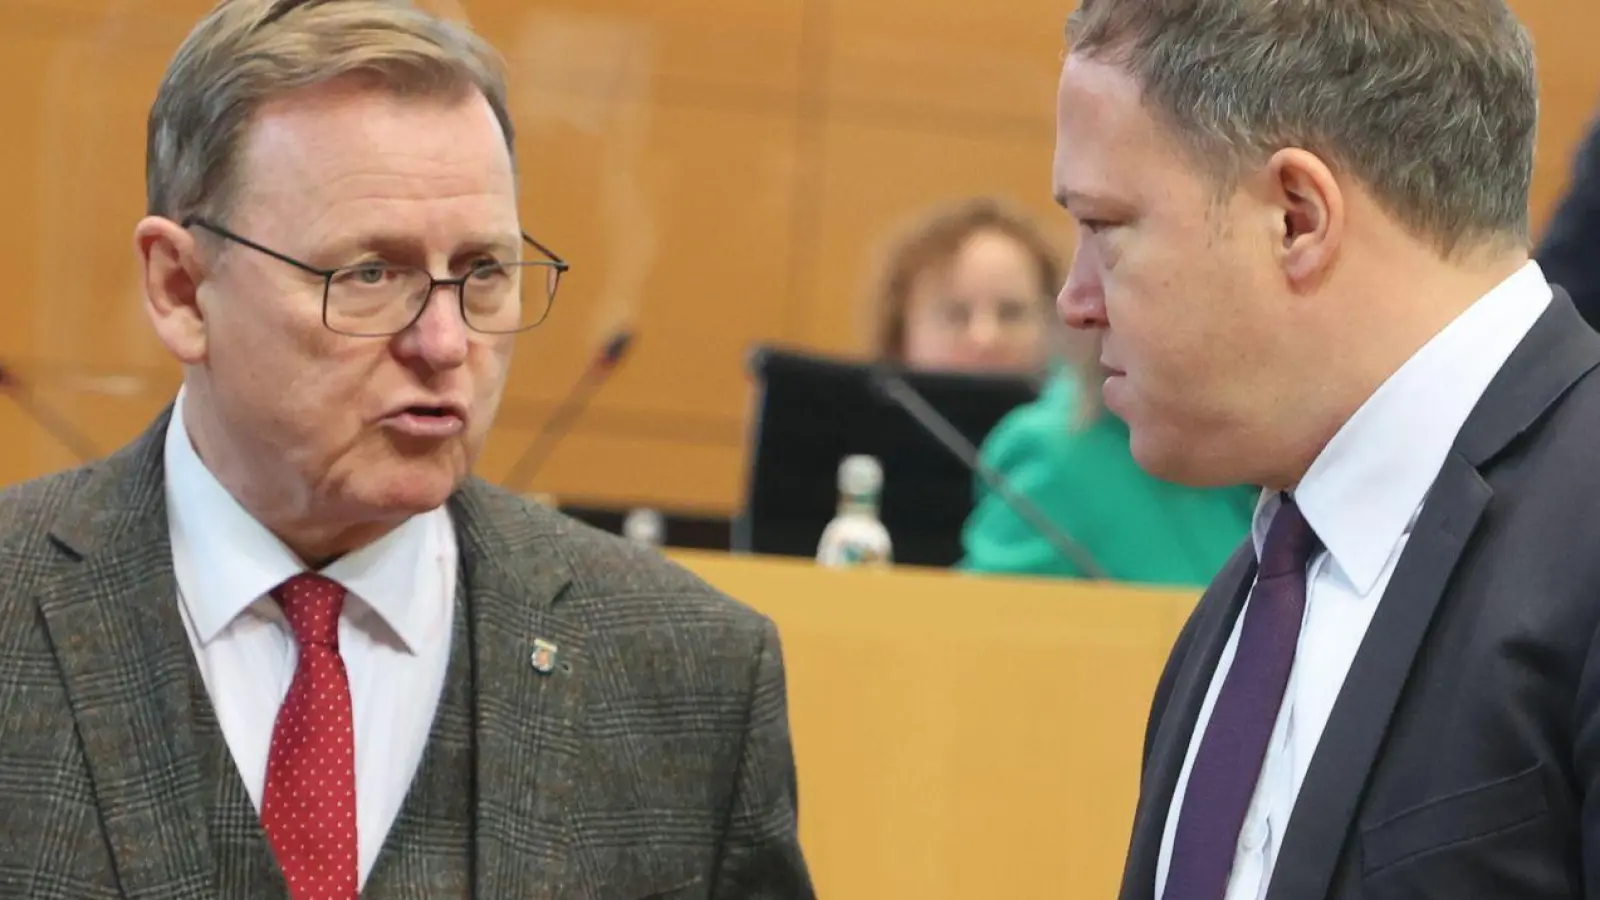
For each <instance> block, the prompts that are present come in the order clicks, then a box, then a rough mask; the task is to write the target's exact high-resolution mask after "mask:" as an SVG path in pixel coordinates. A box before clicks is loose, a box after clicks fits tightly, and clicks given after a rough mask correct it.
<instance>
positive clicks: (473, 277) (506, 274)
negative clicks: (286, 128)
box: [183, 216, 570, 337]
mask: <svg viewBox="0 0 1600 900" xmlns="http://www.w3.org/2000/svg"><path fill="white" fill-rule="evenodd" d="M183 227H185V228H194V227H199V228H204V229H205V230H207V231H209V232H211V233H212V234H215V235H216V236H218V237H220V238H223V239H225V240H229V241H232V242H234V243H236V244H241V245H243V246H245V247H249V248H250V249H251V250H254V251H256V252H257V253H264V254H266V255H267V256H270V257H272V258H273V259H276V260H280V261H282V262H286V263H288V264H289V265H291V266H294V267H295V268H297V269H299V270H301V271H302V272H306V273H307V274H310V275H315V276H317V277H318V278H321V279H322V324H323V325H325V326H327V327H328V329H329V330H331V331H335V332H338V333H339V334H344V335H349V336H351V337H389V336H391V335H396V334H399V333H401V332H402V331H405V330H406V329H407V328H410V327H411V326H412V325H413V324H415V323H416V321H417V320H418V319H420V318H422V312H423V310H425V309H427V308H428V301H429V300H430V299H432V297H433V292H434V291H435V290H436V289H437V288H439V287H440V286H447V287H453V288H455V289H456V296H457V298H458V299H459V301H460V304H461V318H462V320H463V321H465V322H466V323H467V327H468V328H471V329H472V330H473V331H478V332H482V333H484V334H515V333H517V332H519V331H527V330H528V329H530V328H533V327H535V326H537V325H538V324H539V323H541V322H543V321H544V320H545V317H546V316H548V315H549V314H550V307H551V305H552V304H554V302H555V299H556V288H557V287H559V286H560V284H561V276H562V275H563V274H565V273H566V271H567V269H568V268H570V267H569V266H568V265H567V263H566V261H565V260H563V259H562V258H561V257H559V256H557V255H555V254H554V253H552V252H550V250H549V249H548V248H546V247H545V246H544V245H543V244H541V243H539V242H538V241H536V240H534V239H533V238H531V237H529V236H528V235H527V234H523V235H522V240H523V242H524V243H526V244H527V245H528V246H530V247H532V248H534V249H535V250H537V251H539V252H540V253H542V254H544V255H545V257H546V258H545V259H538V260H526V261H524V260H517V261H513V262H500V261H498V260H493V259H487V260H483V261H480V262H476V263H473V264H472V266H471V268H469V269H468V270H467V272H466V274H464V275H461V276H460V277H457V278H435V277H434V276H433V273H431V272H429V271H428V270H427V269H423V268H419V267H417V266H393V265H389V264H388V263H382V262H364V263H357V264H356V265H353V266H342V267H340V268H337V269H322V268H318V267H316V266H313V265H311V264H309V263H305V262H302V261H300V260H298V259H295V258H294V257H292V256H288V255H286V254H283V253H279V252H278V251H276V250H273V249H270V248H268V247H263V246H262V245H260V244H258V243H256V242H255V241H252V240H249V239H248V238H243V237H240V236H239V235H237V234H234V233H233V232H231V231H229V230H228V229H226V228H223V227H222V226H220V225H217V224H216V223H215V222H211V221H209V220H207V219H205V218H203V217H201V216H190V217H189V218H187V219H185V220H184V221H183Z"/></svg>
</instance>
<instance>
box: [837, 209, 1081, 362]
mask: <svg viewBox="0 0 1600 900" xmlns="http://www.w3.org/2000/svg"><path fill="white" fill-rule="evenodd" d="M986 231H992V232H996V233H998V234H1002V235H1005V236H1006V237H1008V238H1011V239H1012V240H1014V241H1016V242H1017V243H1018V244H1020V245H1022V247H1023V249H1024V250H1026V251H1027V253H1028V255H1029V256H1030V257H1031V258H1032V259H1033V264H1034V268H1035V269H1036V271H1037V272H1038V276H1039V295H1040V296H1041V297H1042V298H1044V300H1045V302H1050V300H1051V299H1053V298H1054V297H1055V294H1056V291H1057V290H1059V289H1060V287H1061V281H1062V278H1063V275H1062V265H1061V258H1060V256H1059V255H1058V254H1057V252H1056V249H1055V247H1053V246H1052V245H1051V243H1050V241H1049V240H1048V239H1047V238H1046V237H1045V236H1044V233H1043V232H1041V231H1040V230H1039V228H1038V226H1036V225H1034V223H1033V220H1032V219H1030V218H1029V217H1028V216H1027V215H1025V214H1024V213H1022V212H1021V211H1019V210H1017V209H1014V208H1013V207H1011V206H1010V205H1009V204H1007V203H1005V202H1004V201H1002V200H999V199H997V198H994V197H974V198H970V199H966V200H961V201H959V202H957V203H954V204H951V205H949V206H944V207H940V208H937V209H935V210H933V211H931V212H929V213H926V214H924V215H923V216H922V217H920V218H919V219H917V220H916V221H915V222H913V223H912V225H911V226H910V227H909V228H908V229H906V230H905V231H904V232H903V233H902V234H901V235H900V236H899V238H898V239H897V240H895V241H894V242H893V243H892V244H891V245H890V248H889V252H888V254H887V255H886V257H885V260H884V264H883V266H882V270H881V272H880V273H879V276H878V281H877V286H876V289H875V290H874V291H873V293H872V297H871V303H870V305H869V307H868V309H869V312H870V316H871V318H870V321H869V323H868V329H869V340H870V348H871V353H872V355H873V357H874V358H877V359H884V360H890V361H895V362H898V361H900V360H902V359H903V358H904V356H905V347H906V334H905V332H906V307H907V305H908V304H909V303H910V300H911V287H912V285H913V283H915V281H916V279H917V277H918V276H920V275H922V274H923V273H924V272H927V271H928V270H930V269H935V268H938V267H940V266H944V265H948V264H949V263H950V261H951V260H952V259H954V258H955V256H956V254H957V253H959V252H961V248H962V246H963V245H965V244H966V242H967V239H968V238H970V237H972V236H973V235H975V234H978V233H981V232H986Z"/></svg>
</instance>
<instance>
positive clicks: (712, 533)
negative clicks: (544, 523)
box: [561, 506, 732, 551]
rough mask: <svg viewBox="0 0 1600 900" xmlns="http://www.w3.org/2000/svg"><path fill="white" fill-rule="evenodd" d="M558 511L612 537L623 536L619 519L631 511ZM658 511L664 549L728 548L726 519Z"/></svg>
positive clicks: (568, 508) (579, 508) (589, 508)
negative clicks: (663, 528)
mask: <svg viewBox="0 0 1600 900" xmlns="http://www.w3.org/2000/svg"><path fill="white" fill-rule="evenodd" d="M561 511H562V512H563V513H566V514H567V515H569V516H571V517H573V518H574V519H577V520H579V521H581V522H586V523H588V524H590V525H593V526H594V527H596V528H599V529H600V530H602V531H609V532H611V533H612V534H622V520H623V519H625V518H627V516H628V513H629V512H630V510H627V509H607V508H604V507H598V506H562V507H561ZM660 512H661V517H662V519H663V520H665V523H666V529H665V531H666V541H665V545H666V546H667V547H678V548H682V549H685V550H721V551H726V550H727V549H728V547H729V534H730V531H731V529H732V523H731V522H729V520H728V519H726V518H723V517H719V516H697V515H690V514H686V513H674V512H671V511H669V510H661V511H660Z"/></svg>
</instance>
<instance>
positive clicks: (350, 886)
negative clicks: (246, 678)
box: [261, 572, 356, 900]
mask: <svg viewBox="0 0 1600 900" xmlns="http://www.w3.org/2000/svg"><path fill="white" fill-rule="evenodd" d="M272 596H273V599H275V600H277V601H278V606H279V607H280V608H281V609H282V610H283V615H284V617H285V618H286V619H288V620H289V627H290V629H292V630H293V631H294V638H295V642H296V643H297V644H299V646H300V661H299V663H298V664H297V665H296V666H295V670H294V681H293V682H291V683H290V685H289V696H288V697H286V698H284V701H283V707H282V708H281V709H279V710H278V718H277V721H276V722H275V723H274V724H273V727H272V749H271V750H270V751H269V752H268V754H267V785H266V789H265V791H264V792H263V797H262V802H261V824H262V825H263V826H264V827H265V828H266V831H267V839H268V840H269V841H270V842H271V843H272V851H273V853H274V854H275V855H276V856H277V858H278V866H279V867H280V868H281V869H283V874H284V878H286V879H287V880H288V882H289V895H290V896H291V897H293V898H294V900H353V898H355V896H356V767H355V739H354V735H353V731H354V729H353V728H352V725H351V723H352V716H351V713H350V679H349V677H348V676H347V675H346V674H345V670H344V660H343V659H341V658H340V657H339V613H340V611H341V610H342V609H343V608H344V598H345V590H344V588H343V587H340V586H339V585H338V584H337V583H336V582H333V581H330V580H329V579H327V578H324V577H322V576H321V575H316V574H313V573H309V572H307V573H302V574H300V575H296V576H295V577H293V578H291V579H289V580H288V581H285V582H284V583H283V584H281V585H279V586H278V588H277V589H276V590H274V591H273V592H272Z"/></svg>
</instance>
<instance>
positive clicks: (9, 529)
mask: <svg viewBox="0 0 1600 900" xmlns="http://www.w3.org/2000/svg"><path fill="white" fill-rule="evenodd" d="M507 109H508V107H507V103H506V96H505V79H504V75H503V72H502V69H501V67H500V63H499V61H498V59H497V58H496V57H495V55H494V53H493V52H492V51H491V50H490V49H489V48H488V47H487V46H486V45H485V44H483V42H482V41H481V40H480V39H478V38H477V37H476V36H474V35H473V34H472V33H471V32H469V31H467V30H466V29H465V28H464V27H462V26H459V25H456V24H451V23H448V22H446V21H443V20H440V19H438V18H435V17H433V16H431V15H428V14H425V13H423V12H421V11H418V10H417V9H415V8H413V7H411V6H410V5H409V4H408V3H405V2H401V0H341V2H338V3H319V2H303V0H226V2H224V3H222V4H221V5H219V6H218V7H217V8H216V9H215V10H214V11H213V12H212V13H211V14H210V15H209V16H208V17H207V18H205V19H204V20H203V21H202V22H201V23H200V24H199V25H198V26H197V27H196V28H195V30H194V31H193V32H192V33H191V34H190V36H189V37H188V39H187V40H186V41H185V43H184V44H183V46H182V47H181V48H180V49H179V51H178V53H177V56H176V57H175V58H174V60H173V62H172V64H171V67H170V68H169V70H168V72H167V75H166V77H165V79H164V80H163V82H162V84H161V87H160V89H159V92H158V95H157V98H156V101H155V104H154V107H153V109H152V111H151V116H150V134H149V158H148V162H147V175H148V189H149V206H150V210H149V212H150V214H149V216H148V217H147V218H146V219H144V220H143V221H141V222H140V223H139V224H138V226H137V228H136V234H135V239H136V245H137V248H138V251H139V254H140V259H141V261H142V263H143V272H144V292H145V301H146V302H145V308H146V311H147V312H148V314H149V317H150V320H151V322H152V323H153V325H154V328H155V331H156V334H157V335H158V337H159V338H160V340H161V341H162V343H163V344H164V345H165V346H166V347H167V348H168V349H169V350H170V351H171V352H172V354H173V355H174V357H176V358H177V359H178V360H179V361H180V362H181V363H182V365H183V368H184V385H183V388H182V390H181V391H180V393H179V396H178V398H177V400H176V402H175V403H174V404H173V406H172V407H171V409H170V410H168V412H167V413H166V414H164V415H163V416H162V417H161V418H160V419H159V421H157V422H156V423H155V424H154V425H153V426H152V427H151V428H150V430H149V431H148V432H147V433H146V434H145V435H144V436H143V437H141V438H139V439H138V440H136V441H135V442H134V443H133V444H132V445H131V446H129V447H127V448H126V449H124V450H122V451H120V452H119V453H117V454H115V455H113V456H111V457H110V458H108V459H106V460H103V461H100V462H98V463H96V464H94V465H91V466H88V467H86V468H83V469H79V470H76V471H71V472H66V473H63V474H60V475H55V476H52V477H48V478H45V479H42V480H39V481H35V482H32V483H28V484H23V485H19V486H16V487H14V488H11V489H9V490H7V491H5V492H4V493H3V494H0V548H3V551H0V559H3V563H0V565H3V566H4V572H5V576H6V578H5V583H4V585H3V586H0V711H3V713H4V715H3V716H0V897H29V898H52V897H54V898H63V900H66V898H71V900H88V898H116V897H163V898H196V900H198V898H209V897H215V896H222V897H252V898H257V897H261V898H271V897H289V898H294V900H307V898H329V897H340V898H353V897H355V896H357V894H358V893H359V894H360V895H361V896H364V897H368V898H376V900H381V898H429V900H434V898H443V897H462V898H465V897H483V898H491V897H492V898H501V897H545V898H617V900H632V898H644V897H663V898H665V897H671V898H681V900H688V898H711V897H715V898H805V897H810V896H812V888H811V886H810V882H809V878H808V876H807V872H806V866H805V863H804V861H803V859H802V855H801V851H800V848H799V846H798V841H797V837H796V801H795V775H794V766H793V758H792V752H791V749H790V741H789V733H788V723H787V713H786V704H785V687H784V674H783V664H782V659H781V653H780V649H779V643H778V636H777V634H776V631H775V629H774V627H773V625H772V623H771V622H770V621H769V620H767V619H765V618H764V617H762V616H760V615H759V614H757V613H756V612H754V611H752V610H750V609H748V608H746V607H744V606H742V605H739V604H738V603H736V602H734V601H732V600H730V599H728V598H726V597H723V596H720V595H719V594H718V593H717V592H715V591H714V590H712V589H711V588H710V587H708V586H707V585H705V584H703V583H702V582H700V581H699V580H697V579H696V578H694V577H692V576H691V575H689V574H688V573H686V572H684V571H682V570H680V569H678V568H676V567H674V566H672V565H671V564H669V563H667V562H665V561H664V560H662V559H661V558H660V557H659V556H658V555H656V554H654V553H651V552H649V551H647V550H643V549H638V548H635V547H632V546H630V545H627V544H624V543H623V542H621V541H619V540H618V539H615V538H612V537H610V536H606V535H602V534H600V533H597V532H594V531H591V530H589V529H587V528H585V527H583V526H581V525H578V524H576V523H573V522H571V521H569V520H566V519H564V518H562V517H561V516H559V515H558V514H556V513H554V512H551V511H549V510H546V509H544V508H541V507H538V506H535V505H531V504H529V503H526V502H524V501H522V500H519V499H518V498H516V497H514V496H511V495H509V494H507V493H506V492H503V491H501V490H498V489H496V488H494V487H491V486H489V485H486V484H484V483H482V482H480V481H477V480H474V479H472V478H471V477H470V476H469V474H468V473H469V470H470V468H471V465H472V463H473V461H474V460H475V459H476V457H477V456H478V452H479V450H480V448H481V446H482V444H483V439H484V436H485V434H486V433H487V432H488V430H489V427H490V423H491V422H492V421H493V419H494V415H495V410H496V407H497V406H498V403H499V400H500V397H501V393H502V390H503V388H504V385H505V380H506V373H507V367H508V365H509V363H510V359H511V353H512V346H513V342H514V341H515V339H516V335H517V334H518V333H520V332H521V331H523V330H526V329H527V328H530V327H532V326H534V325H537V324H538V323H539V322H540V321H541V320H542V319H543V317H544V315H545V313H546V312H547V311H548V309H549V306H550V303H551V301H552V299H553V297H554V295H555V290H556V286H557V282H558V280H559V276H560V275H561V274H562V272H564V271H565V269H566V263H565V262H563V261H561V260H560V259H559V258H558V257H556V256H555V255H554V254H552V253H550V252H549V251H547V250H545V249H544V248H543V247H542V246H541V245H539V244H538V243H537V242H536V241H534V240H533V239H532V238H529V237H527V236H526V235H525V234H523V233H522V231H521V228H520V225H519V222H518V209H517V200H516V190H515V177H514V163H513V154H512V145H513V141H512V132H511V126H510V116H509V114H508V112H507Z"/></svg>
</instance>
